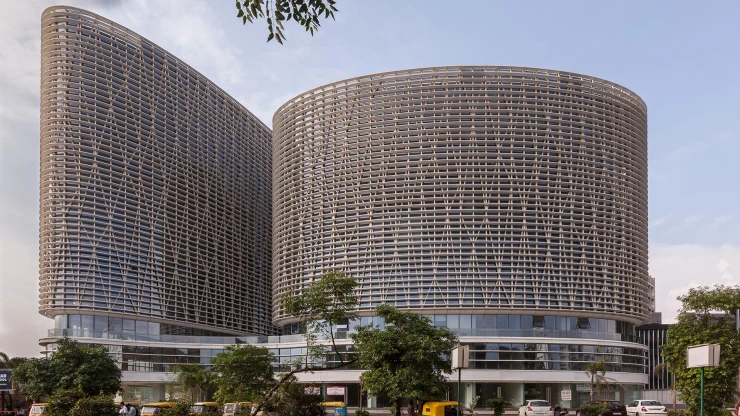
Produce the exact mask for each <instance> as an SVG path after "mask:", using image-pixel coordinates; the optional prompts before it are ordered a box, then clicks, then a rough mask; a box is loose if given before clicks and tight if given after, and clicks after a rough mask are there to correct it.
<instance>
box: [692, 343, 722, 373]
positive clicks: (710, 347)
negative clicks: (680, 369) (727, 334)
mask: <svg viewBox="0 0 740 416" xmlns="http://www.w3.org/2000/svg"><path fill="white" fill-rule="evenodd" d="M719 349H720V346H719V344H704V345H693V346H691V347H688V348H687V349H686V368H699V367H719Z"/></svg>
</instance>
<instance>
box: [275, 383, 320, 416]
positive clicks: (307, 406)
mask: <svg viewBox="0 0 740 416" xmlns="http://www.w3.org/2000/svg"><path fill="white" fill-rule="evenodd" d="M322 401H323V398H322V397H321V395H318V394H306V390H305V387H304V386H302V385H300V384H298V383H296V379H295V376H294V377H293V378H292V379H291V380H290V381H289V382H287V383H283V384H282V385H281V386H280V388H278V390H277V392H276V393H275V394H274V395H273V396H272V397H271V399H270V402H269V403H267V404H266V406H265V407H267V409H268V410H269V411H270V412H271V413H275V414H280V415H300V416H323V415H324V409H323V408H322V407H321V402H322Z"/></svg>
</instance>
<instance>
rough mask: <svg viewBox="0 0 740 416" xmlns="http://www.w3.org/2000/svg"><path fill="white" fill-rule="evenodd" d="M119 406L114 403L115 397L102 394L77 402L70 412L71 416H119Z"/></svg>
mask: <svg viewBox="0 0 740 416" xmlns="http://www.w3.org/2000/svg"><path fill="white" fill-rule="evenodd" d="M118 410H119V409H118V405H116V404H115V403H113V397H111V396H106V395H104V394H101V395H99V396H92V397H85V398H82V399H80V400H78V401H77V403H75V405H74V406H73V407H72V410H70V412H69V415H70V416H117V415H118Z"/></svg>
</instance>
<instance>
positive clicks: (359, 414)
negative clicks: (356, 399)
mask: <svg viewBox="0 0 740 416" xmlns="http://www.w3.org/2000/svg"><path fill="white" fill-rule="evenodd" d="M355 416H370V412H368V411H367V410H359V409H357V410H355Z"/></svg>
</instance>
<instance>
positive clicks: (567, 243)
mask: <svg viewBox="0 0 740 416" xmlns="http://www.w3.org/2000/svg"><path fill="white" fill-rule="evenodd" d="M273 125H274V159H273V163H274V176H273V180H274V190H273V210H274V216H273V218H274V223H273V227H274V235H273V237H274V238H273V252H274V254H273V255H274V257H273V259H274V260H273V276H274V285H273V296H274V298H275V299H276V300H277V296H279V295H282V294H284V293H295V292H296V291H299V290H300V288H301V287H303V286H304V285H306V284H307V283H308V282H309V281H310V280H311V279H312V278H314V277H316V276H318V275H320V274H321V273H322V272H324V271H327V270H330V269H339V270H343V271H345V272H347V273H349V274H350V275H352V276H354V277H355V278H357V279H358V281H359V288H360V289H359V293H360V310H361V312H362V313H363V314H369V313H371V311H372V308H373V307H375V306H377V305H379V304H381V303H389V304H394V305H396V306H398V307H401V308H404V309H408V310H415V311H419V312H424V313H444V314H449V313H453V314H454V313H457V312H456V311H460V313H463V311H465V312H466V313H471V312H472V313H477V314H488V313H492V314H495V313H499V312H501V313H517V312H516V311H522V312H520V313H524V311H528V312H527V313H535V314H536V313H537V311H542V312H543V313H544V312H547V313H548V314H550V313H552V312H553V311H554V312H555V313H557V311H562V313H567V314H570V315H582V316H588V317H594V316H600V317H611V318H613V319H614V318H616V319H622V320H626V321H629V322H633V323H638V322H640V321H641V320H643V319H644V318H645V317H646V315H647V313H648V310H649V301H648V293H649V289H648V286H649V285H648V283H649V282H648V280H649V277H648V274H647V258H648V246H647V237H648V235H647V108H646V106H645V104H644V102H643V101H642V100H641V99H640V98H639V97H638V96H637V95H635V94H634V93H633V92H631V91H629V90H627V89H625V88H623V87H621V86H619V85H616V84H613V83H610V82H607V81H603V80H600V79H596V78H592V77H588V76H584V75H578V74H572V73H566V72H560V71H552V70H545V69H532V68H515V67H444V68H424V69H415V70H408V71H398V72H391V73H384V74H375V75H368V76H364V77H359V78H354V79H349V80H345V81H340V82H337V83H334V84H330V85H326V86H323V87H320V88H316V89H314V90H311V91H309V92H306V93H304V94H301V95H299V96H298V97H296V98H294V99H292V100H290V101H289V102H287V103H286V104H285V105H283V106H282V107H281V108H280V109H279V110H278V111H277V113H276V114H275V117H274V120H273ZM502 311H505V312H502ZM273 313H274V314H275V316H276V323H278V324H286V323H289V322H291V321H290V320H288V319H285V317H284V316H281V312H280V305H279V302H277V301H276V302H275V304H274V310H273Z"/></svg>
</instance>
